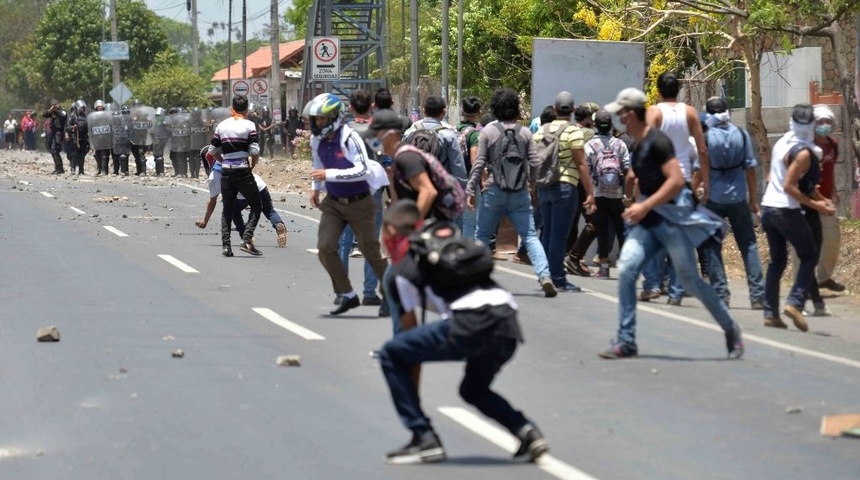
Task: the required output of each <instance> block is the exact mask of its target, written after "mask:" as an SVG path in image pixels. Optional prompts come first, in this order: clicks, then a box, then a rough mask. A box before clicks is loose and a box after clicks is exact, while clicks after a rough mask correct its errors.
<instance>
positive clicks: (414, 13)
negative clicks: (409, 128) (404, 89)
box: [409, 0, 421, 120]
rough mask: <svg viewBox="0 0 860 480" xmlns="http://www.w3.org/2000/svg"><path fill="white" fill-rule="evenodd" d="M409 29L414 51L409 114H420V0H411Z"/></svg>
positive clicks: (410, 70)
mask: <svg viewBox="0 0 860 480" xmlns="http://www.w3.org/2000/svg"><path fill="white" fill-rule="evenodd" d="M409 30H410V32H409V36H410V37H411V43H412V52H411V55H410V56H411V57H412V58H411V62H410V63H411V65H410V68H409V76H410V83H411V85H410V88H412V111H411V112H409V114H410V115H414V113H415V112H416V111H417V112H419V113H418V115H419V116H420V112H421V110H420V109H419V108H418V105H419V104H420V99H419V93H418V0H409ZM413 120H414V119H413Z"/></svg>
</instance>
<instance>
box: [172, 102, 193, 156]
mask: <svg viewBox="0 0 860 480" xmlns="http://www.w3.org/2000/svg"><path fill="white" fill-rule="evenodd" d="M188 150H191V116H190V115H189V114H188V113H185V112H181V113H174V114H172V115H170V151H171V152H187V151H188Z"/></svg>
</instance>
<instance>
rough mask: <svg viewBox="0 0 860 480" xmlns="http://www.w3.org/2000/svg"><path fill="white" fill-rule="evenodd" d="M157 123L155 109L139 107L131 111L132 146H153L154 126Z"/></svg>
mask: <svg viewBox="0 0 860 480" xmlns="http://www.w3.org/2000/svg"><path fill="white" fill-rule="evenodd" d="M154 122H155V109H154V108H152V107H147V106H144V105H138V106H136V107H134V108H132V109H131V143H132V145H150V144H152V126H153V123H154Z"/></svg>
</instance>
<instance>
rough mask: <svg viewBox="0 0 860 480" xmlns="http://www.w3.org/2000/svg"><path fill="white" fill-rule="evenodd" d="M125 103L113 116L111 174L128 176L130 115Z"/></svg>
mask: <svg viewBox="0 0 860 480" xmlns="http://www.w3.org/2000/svg"><path fill="white" fill-rule="evenodd" d="M130 113H131V112H130V111H129V108H128V106H127V105H123V106H122V109H121V110H120V112H119V115H117V114H116V113H114V117H113V129H112V130H111V131H112V132H113V149H112V150H111V158H112V159H113V174H114V175H119V174H122V175H123V176H128V157H129V154H130V153H131V141H130V139H129V135H130V131H129V130H130V128H129V127H130V126H131V117H130Z"/></svg>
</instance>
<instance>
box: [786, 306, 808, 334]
mask: <svg viewBox="0 0 860 480" xmlns="http://www.w3.org/2000/svg"><path fill="white" fill-rule="evenodd" d="M782 313H784V314H786V315H787V316H788V318H790V319H791V321H792V322H794V326H795V327H797V329H798V330H800V331H801V332H806V331H808V330H809V325H808V324H807V323H806V319H805V318H803V312H802V311H800V310H799V309H797V308H795V307H793V306H791V305H786V306H785V308H783V309H782Z"/></svg>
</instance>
